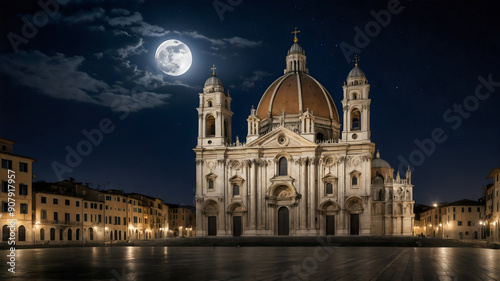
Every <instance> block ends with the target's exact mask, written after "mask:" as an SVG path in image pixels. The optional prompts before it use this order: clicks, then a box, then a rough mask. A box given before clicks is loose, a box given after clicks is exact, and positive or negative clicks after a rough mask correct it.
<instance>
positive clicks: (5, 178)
mask: <svg viewBox="0 0 500 281" xmlns="http://www.w3.org/2000/svg"><path fill="white" fill-rule="evenodd" d="M14 144H15V142H14V141H11V140H8V139H4V138H0V158H1V161H2V167H1V169H0V182H1V183H2V191H1V192H0V203H1V204H2V205H1V206H0V208H1V209H0V226H1V227H2V232H1V234H2V237H1V241H0V243H8V241H9V238H11V237H13V238H15V241H16V244H21V245H22V244H29V243H32V242H31V241H33V231H32V228H33V227H32V218H31V213H32V212H31V210H32V208H33V205H32V203H33V201H32V200H33V198H32V196H33V194H32V181H33V169H32V167H33V166H32V164H33V161H35V160H34V159H32V158H29V157H24V156H21V155H17V154H14ZM9 171H10V172H9ZM9 180H10V182H9ZM9 185H10V186H9ZM9 198H10V199H9ZM9 207H11V208H13V210H14V211H13V212H12V214H13V215H12V216H11V215H10V214H11V211H9ZM9 226H10V227H9Z"/></svg>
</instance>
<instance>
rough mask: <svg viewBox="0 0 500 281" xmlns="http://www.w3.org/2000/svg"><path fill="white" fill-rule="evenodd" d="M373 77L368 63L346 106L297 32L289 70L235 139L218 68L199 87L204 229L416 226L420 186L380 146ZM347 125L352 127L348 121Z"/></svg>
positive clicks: (394, 230)
mask: <svg viewBox="0 0 500 281" xmlns="http://www.w3.org/2000/svg"><path fill="white" fill-rule="evenodd" d="M369 94H370V84H368V80H367V79H366V76H365V74H364V73H363V71H362V70H361V69H360V68H359V66H358V64H357V63H356V65H355V66H354V68H353V69H352V70H351V71H350V72H349V74H348V75H347V78H346V80H345V82H344V85H343V100H342V101H341V102H342V115H343V118H342V124H341V123H340V122H341V121H340V118H339V112H338V111H337V107H336V105H335V103H334V101H333V99H332V97H331V95H330V94H329V93H328V91H327V90H326V89H325V87H323V86H322V85H321V84H320V83H319V82H318V81H316V79H314V78H313V77H312V76H310V75H309V70H308V68H307V67H306V56H305V51H304V50H303V49H302V47H301V46H300V45H299V44H298V40H297V37H295V39H294V43H293V45H292V46H291V48H290V49H289V50H288V53H287V56H286V67H285V70H284V75H283V76H281V77H279V78H278V79H277V80H276V81H275V82H273V83H272V84H271V85H270V86H269V87H268V88H267V90H266V91H265V92H264V94H263V95H262V98H261V100H260V102H259V105H258V107H257V109H254V108H252V109H251V110H250V116H249V117H248V119H247V121H248V134H247V137H246V142H245V143H243V142H240V141H239V140H238V139H236V142H235V143H233V142H232V137H231V123H232V114H233V113H232V111H231V97H230V95H229V93H228V92H225V90H224V87H223V85H222V82H221V80H220V79H219V78H218V77H217V76H216V75H215V71H213V74H212V76H211V77H209V78H208V79H207V80H206V82H205V85H204V88H203V92H202V93H200V94H199V107H198V108H197V110H198V118H199V127H198V142H197V146H196V148H195V149H194V151H195V153H196V235H197V236H207V235H208V236H240V235H243V236H258V235H266V236H272V235H294V236H311V235H412V230H413V217H414V215H413V204H414V201H413V185H412V184H411V172H410V171H409V170H408V171H406V178H405V179H403V178H401V177H400V175H399V172H398V173H397V174H396V176H394V170H393V169H392V168H391V166H390V165H389V163H387V162H386V161H384V160H382V159H381V158H380V153H379V152H378V151H377V152H375V144H374V143H373V142H371V140H370V101H371V100H370V97H369ZM341 125H342V126H341Z"/></svg>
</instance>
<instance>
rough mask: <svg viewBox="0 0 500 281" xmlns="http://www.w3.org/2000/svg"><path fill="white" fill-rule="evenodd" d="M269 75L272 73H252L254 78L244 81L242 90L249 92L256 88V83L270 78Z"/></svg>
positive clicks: (259, 71)
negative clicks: (267, 77)
mask: <svg viewBox="0 0 500 281" xmlns="http://www.w3.org/2000/svg"><path fill="white" fill-rule="evenodd" d="M269 75H271V73H269V72H265V71H262V70H257V71H254V72H253V73H252V76H250V77H247V78H244V79H243V83H242V85H241V88H242V89H243V90H244V91H248V90H250V89H251V88H253V87H255V83H257V82H258V81H260V80H262V78H264V77H266V76H269Z"/></svg>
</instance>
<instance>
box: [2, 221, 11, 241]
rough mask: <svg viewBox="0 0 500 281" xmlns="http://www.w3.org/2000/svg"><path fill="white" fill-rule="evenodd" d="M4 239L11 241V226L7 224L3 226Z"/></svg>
mask: <svg viewBox="0 0 500 281" xmlns="http://www.w3.org/2000/svg"><path fill="white" fill-rule="evenodd" d="M2 241H9V227H8V226H7V225H4V226H3V227H2Z"/></svg>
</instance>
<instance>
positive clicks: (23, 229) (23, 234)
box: [18, 225, 26, 241]
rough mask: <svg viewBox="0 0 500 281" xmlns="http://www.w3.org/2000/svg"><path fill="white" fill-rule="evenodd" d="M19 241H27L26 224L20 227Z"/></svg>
mask: <svg viewBox="0 0 500 281" xmlns="http://www.w3.org/2000/svg"><path fill="white" fill-rule="evenodd" d="M18 234H19V241H26V227H24V225H21V226H20V227H19V233H18Z"/></svg>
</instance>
